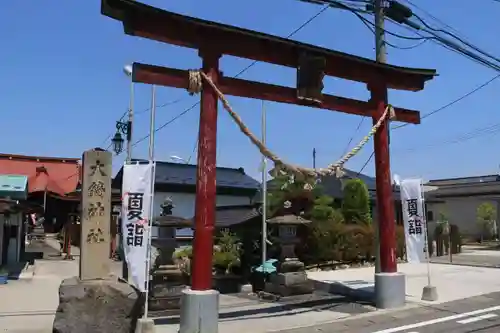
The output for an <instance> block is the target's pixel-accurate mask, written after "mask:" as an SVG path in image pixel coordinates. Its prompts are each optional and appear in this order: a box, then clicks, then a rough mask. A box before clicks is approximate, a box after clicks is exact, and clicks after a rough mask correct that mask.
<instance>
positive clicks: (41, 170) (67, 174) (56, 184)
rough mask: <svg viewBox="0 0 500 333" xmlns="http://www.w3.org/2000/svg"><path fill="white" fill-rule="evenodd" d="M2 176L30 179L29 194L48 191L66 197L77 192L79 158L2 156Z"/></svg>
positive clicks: (0, 155)
mask: <svg viewBox="0 0 500 333" xmlns="http://www.w3.org/2000/svg"><path fill="white" fill-rule="evenodd" d="M0 174H17V175H23V176H26V177H28V191H29V193H33V192H38V191H45V190H47V191H49V192H52V193H56V194H59V195H65V194H66V193H69V192H73V191H75V189H76V187H77V185H78V182H79V180H80V165H79V159H77V158H57V157H39V156H23V155H9V154H0Z"/></svg>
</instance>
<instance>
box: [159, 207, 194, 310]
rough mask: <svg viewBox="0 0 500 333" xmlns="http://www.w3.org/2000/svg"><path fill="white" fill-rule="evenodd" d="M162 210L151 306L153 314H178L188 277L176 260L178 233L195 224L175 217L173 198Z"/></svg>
mask: <svg viewBox="0 0 500 333" xmlns="http://www.w3.org/2000/svg"><path fill="white" fill-rule="evenodd" d="M160 207H161V213H160V216H159V217H157V218H155V219H154V221H153V228H154V229H156V237H152V239H151V243H152V249H151V250H152V258H151V261H152V263H153V265H152V269H151V275H152V284H151V292H150V298H149V306H150V308H151V310H153V311H155V310H162V311H165V310H174V311H177V310H178V309H179V308H180V297H181V295H182V290H183V289H184V288H185V287H186V282H187V277H186V276H185V274H184V273H183V272H182V271H181V270H180V269H179V267H178V266H177V265H175V263H174V261H173V258H172V256H173V254H174V252H175V249H176V247H177V242H176V239H175V234H176V232H175V231H176V229H178V228H186V227H191V221H190V220H187V219H184V218H182V217H178V216H173V215H172V209H173V208H174V207H175V206H174V204H173V202H172V199H171V198H170V197H167V198H165V201H164V202H163V203H162V204H161V206H160Z"/></svg>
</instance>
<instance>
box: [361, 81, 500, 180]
mask: <svg viewBox="0 0 500 333" xmlns="http://www.w3.org/2000/svg"><path fill="white" fill-rule="evenodd" d="M498 78H500V74H498V75H496V76H494V77H493V78H491V79H489V80H488V81H486V82H485V83H483V84H481V85H480V86H478V87H476V88H474V89H473V90H471V91H469V92H468V93H466V94H464V95H462V96H460V97H458V98H456V99H454V100H453V101H451V102H449V103H447V104H445V105H443V106H441V107H439V108H437V109H435V110H434V111H431V112H429V113H427V114H425V115H424V116H423V117H422V118H421V119H424V118H427V117H429V116H432V115H434V114H436V113H438V112H441V111H443V110H445V109H447V108H449V107H450V106H452V105H454V104H456V103H458V102H460V101H462V100H464V99H465V98H467V97H469V96H471V95H472V94H474V93H476V92H478V91H479V90H481V89H483V88H484V87H486V86H487V85H489V84H490V83H492V82H493V81H495V80H497V79H498ZM407 125H408V124H402V125H399V126H395V127H393V128H392V130H395V129H399V128H402V127H405V126H407ZM374 154H375V151H373V152H372V153H371V155H370V157H368V160H367V161H366V162H365V163H364V164H363V166H362V167H361V170H360V171H359V172H358V175H359V174H360V173H362V172H363V170H364V169H365V168H366V166H367V165H368V163H369V162H370V161H371V159H372V158H373V156H374Z"/></svg>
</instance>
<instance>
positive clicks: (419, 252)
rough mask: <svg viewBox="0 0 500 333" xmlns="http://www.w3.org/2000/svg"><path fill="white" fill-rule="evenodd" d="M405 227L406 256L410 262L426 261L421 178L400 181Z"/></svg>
mask: <svg viewBox="0 0 500 333" xmlns="http://www.w3.org/2000/svg"><path fill="white" fill-rule="evenodd" d="M400 192H401V205H402V211H403V221H404V228H405V240H406V256H407V260H408V262H409V263H412V264H418V263H424V262H426V252H427V251H426V249H425V246H426V234H425V233H426V232H427V231H426V230H427V226H426V221H425V210H424V200H423V196H422V180H421V179H404V180H401V181H400Z"/></svg>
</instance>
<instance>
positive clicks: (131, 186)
mask: <svg viewBox="0 0 500 333" xmlns="http://www.w3.org/2000/svg"><path fill="white" fill-rule="evenodd" d="M152 172H153V163H148V164H125V165H124V166H123V181H122V230H121V231H122V244H123V250H124V253H125V260H127V264H128V267H129V272H130V277H131V279H132V282H133V284H134V286H135V287H136V288H137V289H139V290H140V291H142V292H145V291H146V257H147V255H148V243H149V230H150V228H149V227H148V225H149V220H150V216H149V215H150V210H151V209H150V207H151V200H152V196H151V179H152V177H151V175H152Z"/></svg>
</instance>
